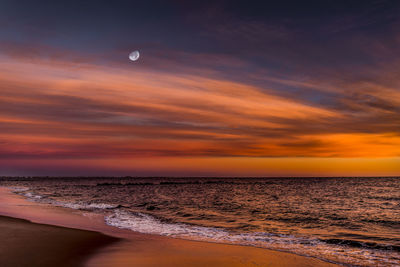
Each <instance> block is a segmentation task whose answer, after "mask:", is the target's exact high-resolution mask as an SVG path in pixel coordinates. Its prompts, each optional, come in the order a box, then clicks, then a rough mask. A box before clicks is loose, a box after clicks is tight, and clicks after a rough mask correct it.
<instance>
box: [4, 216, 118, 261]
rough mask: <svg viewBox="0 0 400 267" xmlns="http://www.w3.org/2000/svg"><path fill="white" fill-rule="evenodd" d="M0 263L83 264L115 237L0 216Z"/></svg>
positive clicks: (114, 240)
mask: <svg viewBox="0 0 400 267" xmlns="http://www.w3.org/2000/svg"><path fill="white" fill-rule="evenodd" d="M0 239H1V240H2V242H1V244H0V263H1V266H3V267H8V266H10V267H11V266H21V267H22V266H27V267H28V266H43V267H46V266H49V267H50V266H84V263H85V261H86V260H87V259H88V257H89V256H90V255H92V254H93V253H94V252H95V251H96V250H98V249H99V248H100V247H103V246H106V245H109V244H111V243H113V242H116V241H118V239H117V238H114V237H111V236H107V235H104V234H101V233H98V232H92V231H84V230H78V229H71V228H66V227H59V226H52V225H45V224H37V223H31V222H29V221H27V220H23V219H16V218H11V217H5V216H0Z"/></svg>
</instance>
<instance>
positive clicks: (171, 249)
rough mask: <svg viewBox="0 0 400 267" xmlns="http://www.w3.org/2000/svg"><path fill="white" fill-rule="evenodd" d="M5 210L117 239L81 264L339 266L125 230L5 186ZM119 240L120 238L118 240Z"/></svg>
mask: <svg viewBox="0 0 400 267" xmlns="http://www.w3.org/2000/svg"><path fill="white" fill-rule="evenodd" d="M0 215H4V216H7V217H11V219H12V218H22V219H25V220H29V222H27V223H29V224H30V226H32V225H34V227H36V226H38V225H39V226H42V225H45V226H46V227H56V228H60V229H64V230H66V231H83V232H88V233H92V234H96V235H100V236H103V237H104V238H111V239H112V240H114V241H113V242H109V243H105V244H103V245H102V246H97V247H96V248H95V249H93V250H90V253H88V254H86V256H87V257H86V261H81V263H80V264H84V266H90V267H110V266H115V267H127V266H207V265H209V266H210V267H211V266H276V267H280V266H338V265H336V264H333V263H329V262H326V261H322V260H319V259H316V258H311V257H306V256H299V255H296V254H292V253H287V252H280V251H275V250H269V249H264V248H256V247H250V246H241V245H230V244H221V243H212V242H204V241H190V240H184V239H177V238H170V237H165V236H158V235H150V234H142V233H137V232H133V231H131V230H124V229H120V228H116V227H112V226H108V225H106V224H105V223H104V220H103V218H100V217H99V216H96V215H93V216H89V215H88V214H82V212H80V211H76V210H70V209H67V208H60V207H54V206H48V205H45V204H40V203H36V202H30V201H27V200H26V199H25V198H24V197H22V196H19V195H17V194H15V193H12V192H11V190H10V189H8V188H5V187H3V188H0ZM0 219H1V218H0ZM16 220H18V219H16ZM0 222H1V220H0ZM10 225H11V226H12V225H13V223H12V222H11V221H10V222H9V226H10ZM111 239H110V241H111ZM23 240H24V236H22V237H21V242H22V241H23ZM118 240H120V241H119V242H116V241H118ZM38 241H39V240H37V241H36V242H38ZM5 243H6V242H5ZM23 243H24V242H22V243H21V244H23ZM74 247H76V248H77V249H78V251H79V250H80V249H83V248H84V247H85V245H84V241H82V240H81V241H80V242H77V243H76V244H75V246H74ZM34 249H35V248H34ZM40 253H44V254H45V255H43V256H46V255H48V256H49V257H50V256H55V257H57V255H50V254H54V253H55V252H51V253H50V252H48V253H47V254H46V252H43V251H42V252H40V251H39V252H38V251H36V254H40ZM34 254H35V253H34ZM10 266H15V265H10ZM18 266H24V265H18ZM26 266H27V265H26ZM30 266H34V265H30ZM41 266H42V265H41ZM43 266H46V265H43ZM47 266H50V265H47ZM58 266H62V265H58ZM65 266H82V265H65Z"/></svg>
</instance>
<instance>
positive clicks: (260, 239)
mask: <svg viewBox="0 0 400 267" xmlns="http://www.w3.org/2000/svg"><path fill="white" fill-rule="evenodd" d="M105 222H106V224H108V225H110V226H114V227H118V228H122V229H129V230H132V231H135V232H140V233H145V234H156V235H164V236H170V237H175V238H182V239H189V240H197V241H208V242H217V243H226V244H237V245H245V246H254V247H262V248H268V249H274V250H278V251H285V252H291V253H295V254H298V255H303V256H309V257H315V258H319V259H322V260H325V261H328V262H333V263H339V264H345V265H349V263H350V265H354V266H358V265H363V263H365V262H366V261H367V262H371V263H373V264H372V265H371V266H380V265H381V264H382V263H385V264H384V266H387V265H389V266H391V265H393V266H395V265H397V266H398V264H400V255H396V256H395V255H391V256H390V258H389V257H388V256H389V255H388V254H387V253H388V252H390V251H393V250H395V251H397V248H393V249H392V250H390V248H389V247H381V246H378V245H376V246H373V245H370V246H364V245H359V246H357V245H353V246H351V244H355V243H352V242H346V241H344V242H343V240H341V241H337V242H336V240H334V239H330V240H329V239H327V240H320V239H317V238H310V237H303V236H294V235H289V234H274V233H266V232H247V233H239V232H231V231H228V230H226V229H223V228H213V227H204V226H196V225H190V224H184V223H170V222H163V221H161V220H159V219H157V218H155V217H153V216H151V215H148V214H144V213H133V212H129V211H125V210H121V209H117V210H114V211H113V214H111V215H107V216H105Z"/></svg>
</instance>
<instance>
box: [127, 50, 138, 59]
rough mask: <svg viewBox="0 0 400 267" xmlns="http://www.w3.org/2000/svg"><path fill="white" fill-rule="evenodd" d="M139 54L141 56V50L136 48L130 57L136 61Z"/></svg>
mask: <svg viewBox="0 0 400 267" xmlns="http://www.w3.org/2000/svg"><path fill="white" fill-rule="evenodd" d="M139 56H140V54H139V51H137V50H136V51H133V52H132V53H130V54H129V59H130V60H132V61H136V60H138V59H139Z"/></svg>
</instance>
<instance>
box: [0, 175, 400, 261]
mask: <svg viewBox="0 0 400 267" xmlns="http://www.w3.org/2000/svg"><path fill="white" fill-rule="evenodd" d="M0 186H6V187H9V188H12V190H13V192H15V193H16V194H20V195H23V196H24V197H26V198H27V199H28V200H30V201H35V202H40V203H46V204H49V205H55V206H62V207H66V208H70V209H75V210H82V211H85V212H93V213H98V214H102V215H103V216H104V221H105V223H106V224H108V225H110V226H114V227H118V228H123V229H129V230H132V231H136V232H141V233H146V234H154V235H164V236H170V237H174V238H181V239H189V240H198V241H206V242H217V243H226V244H237V245H243V246H254V247H260V248H267V249H272V250H277V251H285V252H290V253H294V254H298V255H303V256H308V257H314V258H318V259H321V260H324V261H327V262H333V263H338V264H341V265H344V266H400V178H399V177H368V178H367V177H362V178H361V177H340V178H323V177H321V178H160V177H157V178H138V177H124V178H115V177H113V178H111V177H110V178H108V177H99V178H95V177H90V178H84V177H82V178H62V177H20V178H10V177H2V178H0Z"/></svg>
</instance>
